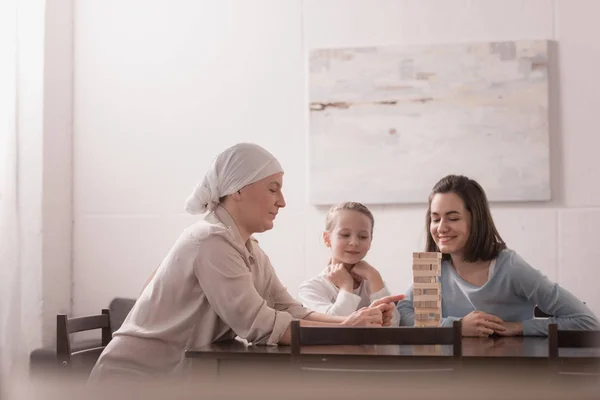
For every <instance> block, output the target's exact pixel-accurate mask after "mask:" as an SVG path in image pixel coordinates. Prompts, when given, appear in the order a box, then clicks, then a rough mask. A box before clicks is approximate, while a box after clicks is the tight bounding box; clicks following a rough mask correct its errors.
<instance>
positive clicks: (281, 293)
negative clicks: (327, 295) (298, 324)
mask: <svg viewBox="0 0 600 400" xmlns="http://www.w3.org/2000/svg"><path fill="white" fill-rule="evenodd" d="M262 256H264V258H265V261H266V262H265V264H266V265H265V267H266V268H267V270H268V274H269V278H268V280H269V287H270V288H271V290H270V292H271V301H272V303H273V308H275V310H277V311H285V312H287V313H289V314H290V315H291V316H292V317H294V318H296V319H303V318H306V316H307V315H308V314H310V313H311V312H312V311H311V310H309V309H307V308H305V307H303V306H302V304H300V303H298V302H297V301H296V300H295V299H294V298H293V297H292V296H291V295H290V293H289V292H288V290H287V289H286V288H285V286H283V284H282V283H281V281H280V280H279V277H277V274H276V273H275V270H274V268H273V266H272V265H271V262H270V261H269V258H268V257H267V256H266V254H264V253H263V254H262Z"/></svg>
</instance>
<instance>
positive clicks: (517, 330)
mask: <svg viewBox="0 0 600 400" xmlns="http://www.w3.org/2000/svg"><path fill="white" fill-rule="evenodd" d="M502 326H503V327H504V330H503V331H497V332H496V333H497V334H498V335H501V336H521V335H523V323H522V322H504V323H503V324H502Z"/></svg>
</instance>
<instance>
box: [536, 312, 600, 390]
mask: <svg viewBox="0 0 600 400" xmlns="http://www.w3.org/2000/svg"><path fill="white" fill-rule="evenodd" d="M561 348H564V349H567V348H570V349H573V350H577V349H581V350H583V351H585V349H589V350H591V351H594V350H595V349H600V331H597V330H596V331H589V330H561V329H558V325H557V324H550V325H548V357H549V359H550V361H551V363H550V367H551V369H552V370H553V372H555V373H558V374H562V375H570V376H582V377H585V376H590V377H593V378H594V379H597V377H598V376H600V358H596V359H595V360H594V356H593V355H592V356H591V357H584V356H582V355H583V354H579V355H577V354H574V355H573V357H561V356H560V354H559V353H560V349H561ZM596 354H600V350H599V351H598V352H597V353H596ZM586 359H588V360H589V359H591V360H594V361H592V362H591V363H589V362H588V363H585V362H583V360H586Z"/></svg>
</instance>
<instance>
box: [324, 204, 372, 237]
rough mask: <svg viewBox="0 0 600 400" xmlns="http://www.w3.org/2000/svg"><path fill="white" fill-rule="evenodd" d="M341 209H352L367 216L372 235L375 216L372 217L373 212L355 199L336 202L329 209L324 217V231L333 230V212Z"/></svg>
mask: <svg viewBox="0 0 600 400" xmlns="http://www.w3.org/2000/svg"><path fill="white" fill-rule="evenodd" d="M341 210H353V211H357V212H359V213H361V214H364V215H366V216H367V217H369V220H370V221H371V236H373V228H374V227H375V218H373V214H372V213H371V211H370V210H369V209H368V208H367V207H366V206H365V205H364V204H361V203H357V202H355V201H347V202H345V203H340V204H336V205H334V206H332V207H331V208H330V209H329V212H328V213H327V217H326V218H325V230H326V231H328V232H331V231H332V230H333V227H334V225H335V214H336V213H337V212H338V211H341Z"/></svg>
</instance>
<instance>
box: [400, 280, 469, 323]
mask: <svg viewBox="0 0 600 400" xmlns="http://www.w3.org/2000/svg"><path fill="white" fill-rule="evenodd" d="M405 295H406V298H405V299H404V300H401V301H399V302H398V304H397V305H396V309H397V310H398V318H400V321H399V322H400V323H399V325H400V326H414V325H415V308H414V306H413V285H410V287H409V288H408V290H407V291H406V293H405ZM460 319H461V317H450V316H449V317H445V318H442V320H441V321H440V326H452V324H453V323H454V321H458V320H460Z"/></svg>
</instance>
